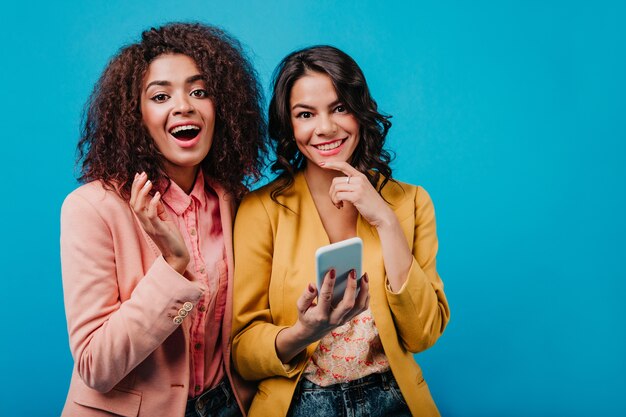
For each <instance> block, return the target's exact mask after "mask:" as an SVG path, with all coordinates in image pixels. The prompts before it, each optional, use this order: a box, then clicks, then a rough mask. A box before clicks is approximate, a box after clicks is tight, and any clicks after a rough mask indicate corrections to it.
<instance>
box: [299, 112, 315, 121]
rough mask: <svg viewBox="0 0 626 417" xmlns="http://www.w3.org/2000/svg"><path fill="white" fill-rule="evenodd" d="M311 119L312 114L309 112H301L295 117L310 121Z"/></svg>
mask: <svg viewBox="0 0 626 417" xmlns="http://www.w3.org/2000/svg"><path fill="white" fill-rule="evenodd" d="M311 117H313V113H311V112H310V111H303V112H300V113H298V114H297V115H296V118H298V119H310V118H311Z"/></svg>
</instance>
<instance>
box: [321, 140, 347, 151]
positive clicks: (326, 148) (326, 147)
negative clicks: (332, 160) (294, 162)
mask: <svg viewBox="0 0 626 417" xmlns="http://www.w3.org/2000/svg"><path fill="white" fill-rule="evenodd" d="M340 145H341V140H338V141H336V142H332V143H326V144H324V145H316V146H315V147H316V148H317V149H319V150H320V151H330V150H333V149H335V148H338V147H339V146H340Z"/></svg>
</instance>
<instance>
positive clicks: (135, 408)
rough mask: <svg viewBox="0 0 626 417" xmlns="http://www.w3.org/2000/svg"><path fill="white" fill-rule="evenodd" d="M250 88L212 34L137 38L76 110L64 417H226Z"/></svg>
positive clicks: (175, 29) (256, 93)
mask: <svg viewBox="0 0 626 417" xmlns="http://www.w3.org/2000/svg"><path fill="white" fill-rule="evenodd" d="M261 96H262V94H261V91H260V89H259V86H258V82H257V79H256V73H255V72H254V70H253V68H252V67H251V65H250V63H249V62H248V61H247V59H246V58H245V55H244V53H243V51H242V48H241V46H240V45H239V43H238V42H237V41H236V40H234V39H233V38H231V37H230V36H229V35H228V34H226V33H224V32H223V31H222V30H220V29H217V28H215V27H211V26H206V25H202V24H183V23H174V24H168V25H165V26H162V27H160V28H156V29H154V28H153V29H150V30H147V31H145V32H143V34H142V37H141V40H140V41H139V42H137V43H134V44H131V45H129V46H126V47H124V48H122V49H121V50H120V52H119V53H118V54H117V55H116V56H114V57H113V58H112V60H111V61H110V62H109V64H108V66H107V67H106V69H105V70H104V73H103V74H102V76H101V78H100V80H99V81H98V83H97V84H96V86H95V88H94V91H93V93H92V95H91V97H90V100H89V102H88V103H87V108H86V113H85V120H84V127H83V132H82V137H81V139H80V142H79V144H78V149H79V160H80V161H82V170H81V175H80V180H81V181H82V182H84V183H85V184H84V185H82V186H81V187H79V188H78V189H76V190H74V191H73V192H72V193H71V194H69V196H68V197H67V198H66V199H65V202H64V203H63V208H62V211H61V258H62V269H63V289H64V297H65V308H66V314H67V323H68V331H69V337H70V348H71V351H72V356H73V358H74V361H75V366H74V370H73V374H72V380H71V384H70V388H69V393H68V397H67V401H66V404H65V408H64V410H63V416H105V415H106V416H110V415H121V416H146V417H148V416H150V417H152V416H180V417H182V416H237V415H241V411H240V409H241V410H245V409H246V408H247V406H248V404H249V400H250V398H251V394H252V393H253V392H254V391H253V386H250V384H246V383H244V382H243V381H242V380H241V378H240V377H238V376H237V375H236V374H235V373H234V372H232V371H231V364H230V344H229V336H230V328H231V312H232V308H231V303H232V285H231V284H232V276H233V254H232V235H231V230H232V222H233V215H234V210H235V205H236V203H237V202H238V201H240V199H241V198H242V196H243V195H244V194H245V192H246V190H247V188H246V184H247V183H248V182H250V181H254V180H255V179H257V178H258V176H259V167H260V164H261V162H262V160H263V157H264V152H265V145H264V141H263V137H264V131H265V124H264V122H263V118H262V117H261V111H260V107H261V99H262V97H261Z"/></svg>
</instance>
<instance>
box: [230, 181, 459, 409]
mask: <svg viewBox="0 0 626 417" xmlns="http://www.w3.org/2000/svg"><path fill="white" fill-rule="evenodd" d="M272 187H273V185H272V184H269V185H267V186H265V187H263V188H261V189H259V190H256V191H254V192H252V193H250V194H248V195H247V196H246V197H245V198H244V200H243V201H242V203H241V205H240V207H239V211H238V214H237V217H236V221H235V233H234V248H235V280H234V288H233V292H234V294H235V296H234V303H233V327H232V329H233V345H232V355H233V361H234V365H235V367H236V369H237V370H238V371H239V373H240V374H241V376H243V377H244V378H245V379H249V380H260V383H259V388H258V391H257V394H256V396H255V397H254V400H253V402H252V406H251V408H250V411H249V416H250V417H259V416H268V417H270V416H272V417H274V416H285V415H286V414H287V411H288V409H289V405H290V403H291V397H292V395H293V392H294V390H295V387H296V384H297V382H298V379H299V378H300V376H301V373H302V371H303V369H304V367H305V365H306V364H307V360H308V358H309V357H310V356H311V354H312V353H313V351H314V350H315V348H316V346H317V343H314V344H311V345H310V346H308V348H307V349H306V351H304V352H303V353H302V354H300V355H299V356H298V357H296V358H295V359H294V360H293V361H292V363H290V364H283V363H282V362H281V361H280V359H279V358H278V356H277V354H276V349H275V339H276V335H277V334H278V332H279V331H280V330H282V329H283V328H285V327H288V326H291V325H293V324H294V323H295V322H296V320H297V318H298V313H297V310H296V301H297V299H298V298H299V297H300V295H301V294H302V292H303V291H304V290H305V288H306V286H307V284H308V283H313V284H314V282H315V276H314V275H315V273H314V271H315V256H314V254H315V250H316V249H317V248H318V247H320V246H323V245H327V244H328V243H329V240H328V236H327V235H326V232H325V230H324V227H323V226H322V222H321V220H320V218H319V215H318V213H317V209H316V208H315V204H314V202H313V199H312V197H311V195H310V192H309V189H308V186H307V183H306V180H305V178H304V175H303V174H302V172H300V173H298V174H297V175H296V178H295V182H294V184H293V186H292V187H291V188H290V189H289V190H287V192H285V193H284V194H282V195H281V196H279V197H278V201H279V202H280V203H281V204H282V205H283V206H281V205H280V204H277V203H276V202H274V201H272V200H271V198H270V192H271V190H272ZM382 196H383V197H384V198H385V200H386V201H387V202H388V203H389V205H390V207H391V208H392V209H393V210H394V212H395V214H396V216H397V217H398V220H399V221H400V225H401V227H402V229H403V231H404V234H405V236H406V239H407V242H408V244H409V246H410V248H411V251H412V253H413V257H414V259H413V263H412V265H411V268H410V271H409V275H408V278H407V282H406V284H405V285H404V286H403V288H402V289H401V290H400V292H398V293H392V292H391V291H389V290H388V289H387V285H386V281H387V278H386V276H385V269H384V264H383V258H382V251H381V247H380V240H379V238H378V234H377V232H376V229H375V228H373V227H371V226H370V225H369V224H368V223H367V222H366V221H365V220H364V219H363V218H361V217H360V216H359V218H358V221H357V235H358V236H359V237H360V238H361V239H363V271H365V272H367V273H368V276H369V279H370V309H371V311H372V313H373V315H374V319H375V320H376V325H377V328H378V331H379V334H380V339H381V342H382V344H383V347H384V349H385V353H386V355H387V358H388V359H389V364H390V366H391V370H392V372H393V374H394V376H395V378H396V380H397V382H398V385H399V386H400V389H401V391H402V393H403V395H404V397H405V399H406V401H407V403H408V405H409V408H410V409H411V412H412V414H413V415H414V416H438V415H439V412H438V411H437V407H436V406H435V403H434V402H433V400H432V397H431V395H430V392H429V390H428V386H427V385H426V383H425V382H424V379H423V377H422V371H421V369H420V367H419V366H418V365H417V363H416V362H415V360H414V358H413V354H412V353H415V352H420V351H423V350H425V349H427V348H429V347H430V346H432V345H433V344H434V343H435V341H436V340H437V339H438V338H439V336H440V335H441V334H442V332H443V330H444V328H445V326H446V324H447V322H448V319H449V316H450V312H449V308H448V302H447V300H446V297H445V294H444V292H443V283H442V281H441V279H440V278H439V275H438V274H437V271H436V267H435V256H436V254H437V235H436V227H435V213H434V207H433V204H432V201H431V199H430V196H429V195H428V193H426V191H425V190H424V189H423V188H421V187H416V186H412V185H409V184H403V183H392V182H389V183H387V185H386V186H385V188H384V189H383V192H382Z"/></svg>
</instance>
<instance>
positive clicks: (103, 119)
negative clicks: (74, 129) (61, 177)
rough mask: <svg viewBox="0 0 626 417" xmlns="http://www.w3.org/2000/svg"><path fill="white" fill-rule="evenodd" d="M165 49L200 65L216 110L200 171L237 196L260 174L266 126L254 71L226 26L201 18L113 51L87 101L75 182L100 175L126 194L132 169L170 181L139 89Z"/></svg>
mask: <svg viewBox="0 0 626 417" xmlns="http://www.w3.org/2000/svg"><path fill="white" fill-rule="evenodd" d="M162 54H184V55H187V56H189V57H190V58H192V59H193V60H194V61H195V63H196V65H197V66H198V68H199V70H200V72H201V74H202V76H203V78H204V81H205V82H206V89H207V91H208V95H209V97H210V98H211V99H212V100H213V102H214V104H215V109H216V122H215V131H214V136H213V143H212V146H211V149H210V151H209V153H208V155H207V156H206V158H205V159H204V160H203V161H202V163H201V167H202V169H203V171H204V172H205V174H207V175H208V176H210V177H211V178H213V179H215V180H217V181H218V182H219V183H220V184H221V185H222V186H223V187H224V188H225V189H226V190H227V191H228V192H230V193H231V194H232V195H234V196H235V198H237V199H240V198H241V197H242V196H243V194H245V192H246V191H247V187H248V186H249V185H250V184H252V183H253V182H254V181H256V180H257V179H258V178H259V177H260V169H261V166H262V164H263V162H264V160H265V155H266V149H267V147H266V143H265V134H266V133H265V132H266V124H265V121H264V119H263V117H262V113H261V106H262V101H263V95H262V92H261V89H260V87H259V84H258V80H257V75H256V72H255V70H254V69H253V67H252V65H251V64H250V62H249V61H248V59H247V58H246V55H245V53H244V52H243V49H242V46H241V45H240V43H239V42H238V41H237V40H235V39H234V38H232V37H231V36H230V35H228V34H227V33H226V32H224V31H223V30H221V29H219V28H216V27H213V26H208V25H204V24H199V23H170V24H167V25H164V26H162V27H159V28H151V29H150V30H146V31H144V32H143V33H142V35H141V40H140V41H139V42H136V43H133V44H131V45H128V46H126V47H124V48H122V49H121V50H120V51H119V53H118V54H117V55H115V56H114V57H113V58H112V59H111V61H110V62H109V64H108V65H107V67H106V68H105V70H104V72H103V74H102V76H101V77H100V79H99V80H98V82H97V83H96V85H95V87H94V90H93V92H92V94H91V96H90V98H89V100H88V102H87V104H86V106H85V111H84V113H83V122H82V132H81V138H80V141H79V142H78V163H79V164H80V163H81V161H82V166H81V172H80V176H79V178H78V179H79V180H80V181H82V182H87V181H94V180H100V181H102V182H103V183H104V184H105V187H107V188H111V189H115V190H117V191H118V192H119V193H120V195H122V196H123V197H124V198H126V199H128V198H129V196H130V187H131V185H132V180H133V178H134V175H135V173H136V172H142V171H145V172H146V173H147V174H148V177H149V178H150V179H151V180H152V182H153V183H154V184H157V187H158V185H159V184H166V186H167V184H169V181H162V180H164V179H165V180H167V179H168V178H167V174H166V172H165V170H164V168H163V158H164V157H163V155H162V154H161V153H160V152H159V150H158V148H157V147H156V145H155V143H154V140H153V139H152V138H151V137H150V135H149V134H148V131H147V129H146V128H145V127H144V124H143V122H142V115H141V109H140V97H141V88H142V82H143V78H144V75H145V74H146V71H147V69H148V66H149V65H150V63H151V62H152V61H153V60H154V59H155V58H157V57H158V56H160V55H162ZM161 191H162V190H161Z"/></svg>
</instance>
